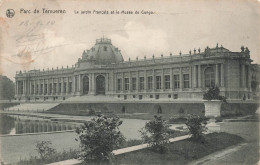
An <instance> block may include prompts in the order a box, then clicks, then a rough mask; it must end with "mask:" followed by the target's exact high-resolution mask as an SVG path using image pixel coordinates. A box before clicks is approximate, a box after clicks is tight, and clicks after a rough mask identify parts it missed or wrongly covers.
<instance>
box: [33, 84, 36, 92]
mask: <svg viewBox="0 0 260 165" xmlns="http://www.w3.org/2000/svg"><path fill="white" fill-rule="evenodd" d="M33 91H34V95H36V80H34V89H33Z"/></svg>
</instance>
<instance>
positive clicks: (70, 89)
mask: <svg viewBox="0 0 260 165" xmlns="http://www.w3.org/2000/svg"><path fill="white" fill-rule="evenodd" d="M71 91H72V82H69V93H71Z"/></svg>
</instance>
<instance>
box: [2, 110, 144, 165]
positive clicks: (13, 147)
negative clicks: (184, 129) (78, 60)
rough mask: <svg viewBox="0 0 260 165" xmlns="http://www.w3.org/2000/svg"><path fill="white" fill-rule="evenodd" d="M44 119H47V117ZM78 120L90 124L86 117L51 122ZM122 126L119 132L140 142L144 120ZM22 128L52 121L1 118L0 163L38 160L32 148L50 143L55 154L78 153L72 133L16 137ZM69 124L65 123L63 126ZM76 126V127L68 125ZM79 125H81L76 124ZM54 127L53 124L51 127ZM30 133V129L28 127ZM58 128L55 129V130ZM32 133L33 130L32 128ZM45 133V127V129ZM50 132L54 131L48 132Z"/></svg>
mask: <svg viewBox="0 0 260 165" xmlns="http://www.w3.org/2000/svg"><path fill="white" fill-rule="evenodd" d="M46 116H47V115H46ZM58 117H59V119H73V120H74V121H75V120H76V119H79V120H80V121H82V120H85V121H89V120H91V118H92V117H88V116H73V117H72V116H57V115H56V116H54V115H53V119H54V118H55V119H58ZM121 120H122V121H123V124H122V125H121V126H120V128H119V129H120V131H121V132H122V134H123V135H124V136H125V137H126V139H127V140H129V139H140V138H141V136H140V133H139V130H140V129H141V128H142V127H143V126H144V125H145V123H146V122H147V120H138V119H121ZM26 121H27V123H25V124H27V125H29V126H31V124H32V123H38V130H39V123H41V122H43V123H55V122H56V121H57V120H55V122H53V121H51V118H49V116H48V117H46V118H42V117H30V116H21V115H19V116H17V115H3V114H2V115H0V130H1V135H0V150H1V154H0V160H2V161H4V162H5V163H12V164H13V163H15V162H18V161H19V160H20V159H27V158H29V157H31V156H38V153H37V152H36V151H35V149H36V148H35V145H36V144H37V142H39V141H50V142H51V143H52V146H53V148H55V149H56V150H57V151H58V152H61V151H63V150H69V149H79V142H77V141H76V140H75V138H78V135H77V134H76V133H75V132H74V131H72V132H62V131H59V132H51V133H36V134H32V133H30V132H31V131H29V133H30V134H28V133H25V134H20V133H18V134H15V133H16V130H15V128H16V126H15V125H17V123H19V122H26ZM66 123H68V122H66ZM69 124H75V123H69ZM76 124H82V123H76ZM54 125H55V124H54ZM29 128H30V129H31V127H29ZM56 128H57V127H56ZM32 129H33V130H35V129H36V128H35V127H33V128H32ZM47 129H48V127H47ZM51 129H53V127H52V128H51Z"/></svg>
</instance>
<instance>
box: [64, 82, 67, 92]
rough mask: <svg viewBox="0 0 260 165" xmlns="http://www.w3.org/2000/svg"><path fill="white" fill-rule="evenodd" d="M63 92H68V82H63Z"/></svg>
mask: <svg viewBox="0 0 260 165" xmlns="http://www.w3.org/2000/svg"><path fill="white" fill-rule="evenodd" d="M63 92H64V93H66V92H67V83H66V82H64V83H63Z"/></svg>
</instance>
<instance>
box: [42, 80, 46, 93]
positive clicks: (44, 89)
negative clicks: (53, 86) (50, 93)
mask: <svg viewBox="0 0 260 165" xmlns="http://www.w3.org/2000/svg"><path fill="white" fill-rule="evenodd" d="M42 93H43V95H45V79H43V91H42Z"/></svg>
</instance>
